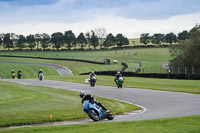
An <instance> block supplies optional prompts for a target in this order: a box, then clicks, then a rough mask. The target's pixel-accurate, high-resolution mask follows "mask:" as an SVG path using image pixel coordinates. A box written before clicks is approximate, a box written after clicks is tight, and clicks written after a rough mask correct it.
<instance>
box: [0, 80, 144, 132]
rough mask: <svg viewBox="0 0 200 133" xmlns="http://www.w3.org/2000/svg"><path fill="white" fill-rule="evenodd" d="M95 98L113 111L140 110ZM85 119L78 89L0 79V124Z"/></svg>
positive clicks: (118, 102) (109, 100)
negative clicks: (74, 90) (35, 85)
mask: <svg viewBox="0 0 200 133" xmlns="http://www.w3.org/2000/svg"><path fill="white" fill-rule="evenodd" d="M97 100H99V101H101V102H102V103H103V104H104V105H105V107H107V108H109V109H110V110H112V112H113V113H114V114H120V113H123V112H127V111H130V110H137V109H140V108H139V107H136V106H134V105H132V104H129V103H125V102H121V101H116V100H111V99H106V98H100V97H97ZM50 114H52V115H53V119H50V118H49V117H50ZM85 118H88V116H87V114H86V113H84V112H83V111H82V105H81V99H80V97H79V92H73V91H68V90H63V89H55V88H48V87H38V86H37V87H34V86H27V85H22V84H16V83H10V82H4V81H0V127H2V126H11V125H12V126H13V125H22V124H33V123H45V122H53V121H69V120H77V119H85ZM0 132H1V130H0Z"/></svg>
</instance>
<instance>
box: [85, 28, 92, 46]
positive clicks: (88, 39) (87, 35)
mask: <svg viewBox="0 0 200 133" xmlns="http://www.w3.org/2000/svg"><path fill="white" fill-rule="evenodd" d="M85 36H86V40H87V44H88V47H89V49H90V45H91V33H90V32H89V31H88V32H87V33H85Z"/></svg>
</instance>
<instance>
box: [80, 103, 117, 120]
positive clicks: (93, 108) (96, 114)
mask: <svg viewBox="0 0 200 133" xmlns="http://www.w3.org/2000/svg"><path fill="white" fill-rule="evenodd" d="M83 111H84V112H86V113H87V114H88V116H89V117H90V118H91V119H92V120H93V121H99V120H103V119H106V118H107V119H108V120H113V119H114V116H113V114H112V112H111V111H110V110H106V111H105V110H103V109H102V108H101V107H100V106H98V105H96V104H95V103H90V102H89V100H86V101H84V102H83Z"/></svg>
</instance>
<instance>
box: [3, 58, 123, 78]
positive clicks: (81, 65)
mask: <svg viewBox="0 0 200 133" xmlns="http://www.w3.org/2000/svg"><path fill="white" fill-rule="evenodd" d="M0 61H15V62H30V63H45V64H57V65H60V66H65V67H68V68H69V69H70V70H72V72H73V74H74V75H77V74H81V73H87V72H91V71H108V70H116V71H117V70H121V69H122V68H123V66H122V65H121V64H111V65H101V64H100V65H99V64H93V63H86V62H78V61H59V60H45V59H27V58H12V57H0ZM1 64H5V63H1ZM8 65H9V67H7V66H6V65H2V66H0V67H1V70H0V72H1V71H4V70H6V71H5V72H4V73H6V74H7V73H9V74H10V72H11V70H13V69H14V70H15V71H18V69H21V70H22V71H23V70H24V68H25V69H32V68H34V69H37V70H36V72H38V70H39V69H38V68H44V67H40V66H35V67H32V68H29V67H31V65H18V64H8ZM15 66H16V67H15ZM18 66H21V67H18ZM10 69H11V70H10ZM7 70H8V71H7ZM44 70H45V69H44ZM30 72H31V71H30ZM44 72H45V71H44ZM47 74H48V73H47ZM31 75H32V74H31ZM48 75H49V74H48Z"/></svg>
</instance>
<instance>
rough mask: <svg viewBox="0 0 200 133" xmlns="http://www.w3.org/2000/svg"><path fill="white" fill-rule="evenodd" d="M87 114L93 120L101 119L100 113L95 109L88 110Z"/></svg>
mask: <svg viewBox="0 0 200 133" xmlns="http://www.w3.org/2000/svg"><path fill="white" fill-rule="evenodd" d="M87 114H88V116H89V117H90V118H91V119H92V120H93V121H99V116H98V113H97V112H96V111H95V110H88V111H87Z"/></svg>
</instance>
